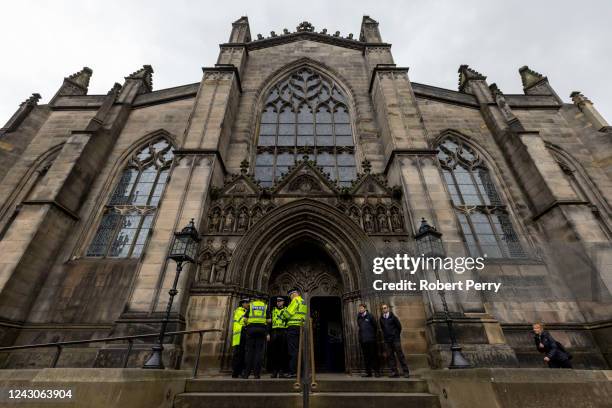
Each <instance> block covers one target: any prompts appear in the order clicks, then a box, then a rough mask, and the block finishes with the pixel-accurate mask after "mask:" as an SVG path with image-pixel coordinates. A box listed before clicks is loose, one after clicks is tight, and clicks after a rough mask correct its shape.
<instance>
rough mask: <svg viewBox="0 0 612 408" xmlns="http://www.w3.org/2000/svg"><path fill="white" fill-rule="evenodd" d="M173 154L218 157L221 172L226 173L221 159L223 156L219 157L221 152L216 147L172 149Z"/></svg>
mask: <svg viewBox="0 0 612 408" xmlns="http://www.w3.org/2000/svg"><path fill="white" fill-rule="evenodd" d="M172 152H173V153H174V155H175V156H210V155H214V156H215V157H216V158H217V159H219V164H220V165H221V169H223V174H227V168H226V167H225V162H224V161H223V157H221V153H219V151H218V150H216V149H175V150H173V151H172Z"/></svg>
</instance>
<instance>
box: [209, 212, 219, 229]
mask: <svg viewBox="0 0 612 408" xmlns="http://www.w3.org/2000/svg"><path fill="white" fill-rule="evenodd" d="M209 225H210V230H211V231H213V232H219V227H220V226H221V214H220V213H219V209H218V208H215V209H214V210H213V213H212V215H211V216H210V223H209Z"/></svg>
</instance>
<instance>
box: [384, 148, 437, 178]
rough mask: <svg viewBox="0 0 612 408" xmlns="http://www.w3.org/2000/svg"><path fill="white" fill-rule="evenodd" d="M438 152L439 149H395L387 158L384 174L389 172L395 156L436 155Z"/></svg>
mask: <svg viewBox="0 0 612 408" xmlns="http://www.w3.org/2000/svg"><path fill="white" fill-rule="evenodd" d="M437 154H438V150H437V149H393V150H392V151H391V155H390V156H389V159H388V160H387V164H386V165H385V169H384V170H383V174H387V172H388V171H389V167H391V163H393V160H394V159H395V156H436V155H437Z"/></svg>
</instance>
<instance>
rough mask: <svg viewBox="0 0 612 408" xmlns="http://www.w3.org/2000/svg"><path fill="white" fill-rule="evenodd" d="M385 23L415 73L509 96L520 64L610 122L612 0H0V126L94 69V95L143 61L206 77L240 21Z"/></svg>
mask: <svg viewBox="0 0 612 408" xmlns="http://www.w3.org/2000/svg"><path fill="white" fill-rule="evenodd" d="M364 14H367V15H370V16H371V17H372V18H374V19H376V20H378V22H379V23H380V31H381V33H382V36H383V40H384V41H386V42H389V43H391V44H393V48H392V51H393V55H394V58H395V62H396V64H398V65H400V66H408V67H410V73H409V75H410V78H411V80H412V81H414V82H420V83H426V84H430V85H435V86H439V87H443V88H450V89H455V90H456V89H457V69H458V67H459V65H460V64H469V65H470V66H471V67H472V68H474V69H476V70H478V71H480V72H482V73H483V74H485V75H487V76H488V81H489V83H493V82H496V83H497V84H498V85H499V87H500V89H501V90H502V91H503V92H505V93H522V87H521V81H520V77H519V74H518V68H519V67H521V66H522V65H525V64H526V65H529V67H530V68H531V69H533V70H535V71H538V72H540V73H542V74H544V75H547V76H548V78H549V81H550V83H551V84H552V86H553V87H554V88H555V89H556V91H557V93H558V94H559V95H560V96H561V97H562V98H563V99H564V100H565V101H569V94H570V92H571V91H574V90H579V91H582V92H583V93H584V94H585V95H586V96H587V97H589V98H590V99H591V100H592V101H593V102H594V103H595V107H596V108H597V109H599V111H600V112H601V113H602V114H603V115H604V117H606V118H607V119H608V120H609V121H611V122H612V81H611V80H610V77H609V76H610V74H611V73H612V52H611V51H612V46H611V41H610V39H611V38H612V28H611V26H612V24H611V20H610V17H611V16H612V1H608V0H601V1H587V0H583V1H581V2H577V1H560V0H557V1H531V2H526V1H523V2H518V1H510V0H506V1H501V0H500V1H490V0H488V1H485V0H482V1H469V0H461V1H434V0H429V1H385V0H378V1H374V0H370V1H358V0H350V1H345V0H341V1H338V0H337V1H330V0H323V1H318V0H308V1H302V2H291V1H287V0H285V1H253V0H251V1H237V0H235V1H219V0H216V1H177V0H174V1H166V2H163V1H151V0H149V1H110V0H104V1H102V0H100V1H84V0H81V1H49V2H47V1H40V2H38V1H14V2H12V3H11V4H9V2H2V3H1V4H0V15H1V16H2V36H1V37H0V50H1V55H2V63H1V64H0V90H1V92H0V122H2V123H0V126H2V125H3V124H4V123H5V122H6V120H8V118H9V117H10V116H11V115H12V114H13V112H14V111H15V110H16V109H17V106H18V105H19V103H20V102H22V101H23V100H25V99H26V98H27V97H28V96H29V95H30V94H31V93H32V92H38V93H40V94H42V96H43V99H42V101H41V102H42V103H46V102H47V101H48V100H49V98H50V97H52V96H53V94H54V93H55V91H56V90H57V88H58V87H59V86H60V84H61V82H62V79H63V78H64V77H65V76H67V75H69V74H72V73H74V72H76V71H78V70H79V69H81V67H83V66H89V67H90V68H92V69H93V72H94V73H93V78H92V81H91V84H90V87H89V93H90V94H101V93H106V92H107V91H108V90H109V89H110V88H111V86H112V85H113V83H114V82H120V83H122V82H123V77H124V76H126V75H128V74H130V73H131V72H133V71H135V70H137V69H138V68H139V67H141V66H142V65H143V64H151V65H152V66H153V68H154V70H155V74H154V80H153V86H154V89H162V88H168V87H172V86H177V85H181V84H187V83H192V82H197V81H199V80H200V78H201V76H202V71H201V69H200V68H201V67H202V66H212V65H214V63H215V61H216V58H217V54H218V51H219V47H218V44H219V43H222V42H225V41H227V39H228V38H229V33H230V29H231V23H232V21H234V20H236V19H237V18H238V17H240V16H242V15H247V16H248V17H249V22H250V25H251V34H252V35H253V37H255V35H256V34H257V33H262V34H264V35H265V36H268V35H269V32H270V31H271V30H274V31H276V32H282V29H283V28H288V29H289V30H290V31H294V30H295V27H296V26H297V25H298V24H299V23H300V22H301V21H304V20H307V21H309V22H311V23H312V24H313V25H314V26H315V27H316V29H317V30H318V29H321V28H323V27H326V28H327V29H328V31H330V32H334V31H336V30H340V31H341V33H342V34H343V35H346V34H348V33H351V32H352V33H354V34H355V36H357V37H358V35H359V28H360V24H361V18H362V16H363V15H364Z"/></svg>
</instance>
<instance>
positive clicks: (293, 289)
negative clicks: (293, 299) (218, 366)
mask: <svg viewBox="0 0 612 408" xmlns="http://www.w3.org/2000/svg"><path fill="white" fill-rule="evenodd" d="M293 292H299V290H298V288H291V289H289V290H288V291H287V296H291V294H292V293H293Z"/></svg>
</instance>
